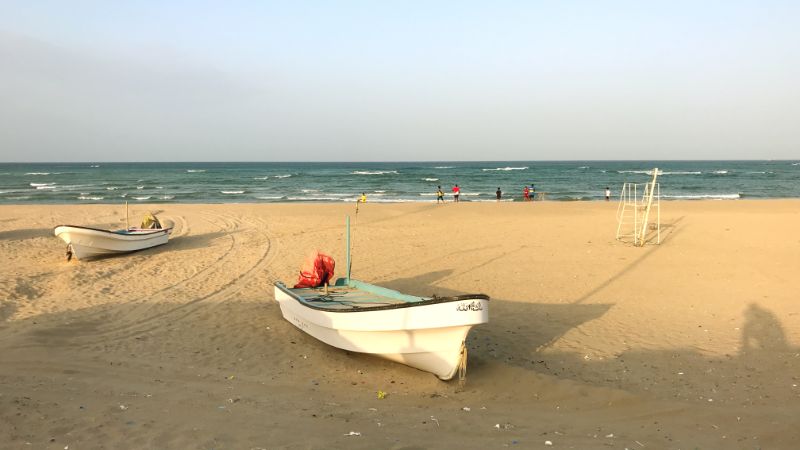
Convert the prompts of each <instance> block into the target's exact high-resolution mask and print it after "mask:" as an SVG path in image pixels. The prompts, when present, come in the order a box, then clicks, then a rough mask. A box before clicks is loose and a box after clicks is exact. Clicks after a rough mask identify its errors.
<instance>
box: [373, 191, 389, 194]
mask: <svg viewBox="0 0 800 450" xmlns="http://www.w3.org/2000/svg"><path fill="white" fill-rule="evenodd" d="M372 192H377V193H379V194H383V193H384V192H386V191H372Z"/></svg>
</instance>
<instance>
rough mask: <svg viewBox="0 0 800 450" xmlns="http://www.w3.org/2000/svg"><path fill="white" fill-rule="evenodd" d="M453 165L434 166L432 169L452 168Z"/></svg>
mask: <svg viewBox="0 0 800 450" xmlns="http://www.w3.org/2000/svg"><path fill="white" fill-rule="evenodd" d="M452 168H453V166H436V167H434V169H452Z"/></svg>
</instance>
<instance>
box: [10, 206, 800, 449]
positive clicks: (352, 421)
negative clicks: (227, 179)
mask: <svg viewBox="0 0 800 450" xmlns="http://www.w3.org/2000/svg"><path fill="white" fill-rule="evenodd" d="M150 208H151V210H154V211H158V212H159V216H160V217H161V218H165V219H170V220H172V221H174V222H175V224H176V230H175V233H174V235H173V237H172V238H171V240H170V242H169V244H167V245H166V246H162V247H159V248H155V249H150V250H146V251H142V252H139V253H134V254H130V255H126V256H120V257H113V258H105V259H99V260H94V261H75V260H73V261H71V262H67V261H66V260H65V259H64V247H65V246H64V244H63V243H62V242H61V241H60V240H58V239H57V238H55V237H54V236H53V235H52V228H53V226H55V225H58V224H62V223H70V224H80V225H93V226H101V227H119V226H120V225H121V224H124V208H123V207H121V206H109V205H88V206H76V205H59V206H2V207H0V250H2V256H3V263H2V265H0V437H1V439H2V442H0V447H2V448H4V449H6V448H10V449H17V448H19V449H40V448H41V449H65V448H67V446H68V447H69V450H79V449H95V448H106V449H119V448H153V449H183V448H187V449H188V448H191V449H195V448H196V449H258V448H262V449H272V448H365V449H376V448H396V449H401V448H403V449H421V448H445V449H447V448H454V449H456V448H457V449H461V448H505V447H510V448H561V449H565V448H575V449H594V448H599V449H604V448H613V449H620V450H621V449H625V448H627V449H631V450H633V449H637V450H638V449H645V450H650V449H695V448H700V449H739V448H741V449H758V448H761V449H792V448H798V446H799V445H800V419H798V417H800V236H799V235H798V230H800V201H797V200H775V201H729V202H713V201H702V202H668V203H664V204H663V206H662V221H663V224H664V226H663V229H662V243H661V245H657V246H656V245H653V246H646V247H644V248H637V247H633V246H631V245H630V244H626V243H622V242H618V241H616V240H615V239H614V233H615V231H616V222H615V211H616V204H615V203H613V202H611V203H605V202H580V203H561V202H542V203H533V204H530V203H528V204H523V203H513V204H496V203H488V204H474V203H473V204H463V203H462V204H459V205H455V204H452V203H450V204H447V205H445V206H440V205H438V206H437V205H435V204H421V203H420V204H392V205H389V204H382V205H378V204H366V205H364V206H362V207H361V210H360V212H359V214H358V217H357V219H355V218H354V222H356V223H355V226H354V238H353V239H354V250H353V258H354V263H353V271H354V276H356V277H357V278H359V279H362V280H365V281H369V282H374V283H378V284H381V285H384V286H387V287H390V288H395V289H398V290H401V291H404V292H408V293H411V294H418V295H430V294H434V293H435V294H438V295H453V294H462V293H476V292H482V293H486V294H488V295H490V296H491V297H492V300H491V302H490V305H491V309H490V321H489V323H488V324H486V325H483V326H480V327H476V328H474V329H473V330H472V332H471V333H470V335H469V338H468V342H467V343H468V347H469V368H468V374H467V380H466V384H465V385H464V386H463V388H462V387H459V384H458V383H457V382H443V381H440V380H438V379H437V378H436V377H434V376H433V375H430V374H428V373H424V372H420V371H418V370H415V369H411V368H409V367H406V366H403V365H400V364H396V363H392V362H388V361H383V360H381V359H378V358H374V357H369V356H365V355H359V354H352V353H347V352H345V351H342V350H339V349H335V348H332V347H329V346H327V345H325V344H322V343H320V342H318V341H316V340H315V339H313V338H311V337H310V336H308V335H305V334H304V333H302V332H300V331H299V330H297V329H296V328H294V327H293V326H292V325H291V324H290V323H288V322H286V321H285V320H283V318H282V317H281V314H280V310H279V308H278V307H277V304H276V303H275V302H274V299H273V288H272V285H273V282H275V281H276V280H284V281H287V282H294V281H295V280H296V273H297V271H298V269H299V268H300V266H301V265H302V263H303V261H304V259H305V258H306V256H307V255H308V254H309V253H310V252H312V251H313V250H316V249H319V250H322V251H325V252H328V253H330V254H331V255H332V256H334V258H336V260H337V261H338V262H339V268H340V270H339V272H340V273H341V272H342V270H341V268H343V266H344V243H343V228H344V227H343V222H344V216H345V214H351V215H352V214H353V212H354V205H352V204H347V205H333V204H320V205H309V204H304V205H298V204H291V205H288V204H271V205H265V204H259V205H151V206H150ZM144 210H145V206H142V205H136V206H133V207H132V214H133V215H136V216H137V217H138V216H140V214H141V213H142V212H144ZM378 391H384V392H386V393H388V395H387V396H386V397H385V398H383V399H380V398H378V395H377V392H378ZM351 432H356V433H360V435H350V434H351ZM547 441H549V442H550V443H551V444H552V445H547V444H546V442H547Z"/></svg>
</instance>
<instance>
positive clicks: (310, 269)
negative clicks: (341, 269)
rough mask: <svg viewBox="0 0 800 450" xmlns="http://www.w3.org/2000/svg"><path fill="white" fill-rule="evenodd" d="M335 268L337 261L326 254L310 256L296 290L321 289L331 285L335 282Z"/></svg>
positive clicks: (301, 272) (318, 253)
mask: <svg viewBox="0 0 800 450" xmlns="http://www.w3.org/2000/svg"><path fill="white" fill-rule="evenodd" d="M335 266H336V261H334V260H333V258H331V257H330V256H328V255H326V254H324V253H320V252H317V253H315V254H313V255H311V256H309V258H308V259H307V260H306V262H305V264H303V268H302V269H301V270H300V277H299V278H298V279H297V284H295V285H294V287H295V289H297V288H314V287H320V286H322V285H323V284H325V283H330V282H331V280H333V269H334V267H335Z"/></svg>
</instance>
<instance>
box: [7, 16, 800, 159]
mask: <svg viewBox="0 0 800 450" xmlns="http://www.w3.org/2000/svg"><path fill="white" fill-rule="evenodd" d="M165 3H169V4H165ZM769 158H775V159H778V158H800V2H798V1H786V2H780V1H749V2H742V1H735V0H734V1H685V2H684V1H664V2H655V1H652V2H651V1H630V2H613V1H556V0H553V1H549V2H539V1H533V0H531V1H519V2H503V1H483V2H469V1H453V2H444V1H441V2H433V1H420V2H415V1H363V2H349V1H340V2H334V1H329V2H302V1H297V2H293V1H288V2H275V3H271V2H256V1H253V2H235V1H227V2H203V1H185V2H177V1H176V2H161V1H153V2H146V1H136V2H116V1H96V2H91V1H52V2H49V1H35V0H27V1H19V2H9V1H3V0H0V161H5V162H13V161H185V160H190V161H236V160H239V161H240V160H248V161H286V160H290V161H299V160H317V161H373V160H391V161H400V160H553V159H769Z"/></svg>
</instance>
